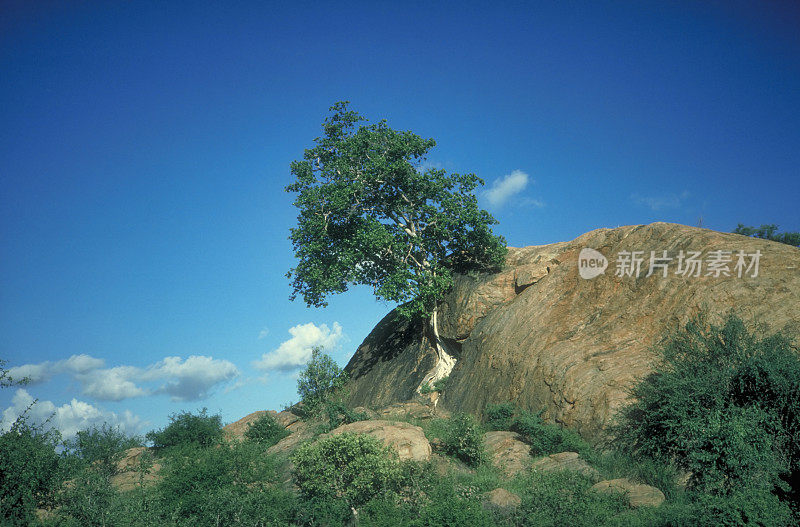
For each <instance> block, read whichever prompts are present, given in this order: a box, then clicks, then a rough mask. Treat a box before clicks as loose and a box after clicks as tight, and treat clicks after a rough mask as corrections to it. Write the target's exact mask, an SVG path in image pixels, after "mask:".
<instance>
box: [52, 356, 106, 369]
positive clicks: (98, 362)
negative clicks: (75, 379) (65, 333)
mask: <svg viewBox="0 0 800 527" xmlns="http://www.w3.org/2000/svg"><path fill="white" fill-rule="evenodd" d="M59 363H60V364H62V365H63V367H64V369H65V370H67V371H73V372H75V373H85V372H87V371H89V370H96V369H98V368H102V367H103V366H105V364H106V361H104V360H103V359H98V358H95V357H92V356H91V355H85V354H81V355H73V356H72V357H70V358H68V359H67V360H63V361H59Z"/></svg>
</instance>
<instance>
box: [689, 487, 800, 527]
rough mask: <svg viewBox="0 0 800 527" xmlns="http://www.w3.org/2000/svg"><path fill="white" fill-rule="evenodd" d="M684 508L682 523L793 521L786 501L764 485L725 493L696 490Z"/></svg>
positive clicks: (785, 524) (713, 525) (773, 526)
mask: <svg viewBox="0 0 800 527" xmlns="http://www.w3.org/2000/svg"><path fill="white" fill-rule="evenodd" d="M687 512H688V514H686V515H685V519H684V523H680V524H681V525H687V526H690V525H691V526H702V527H717V526H725V527H739V526H742V527H744V526H748V525H759V526H762V527H789V526H790V525H796V522H795V520H794V519H793V518H792V513H791V510H790V509H789V507H788V505H787V504H786V503H783V502H781V501H780V500H779V499H778V497H777V496H775V495H774V494H772V493H771V492H769V491H768V490H766V489H757V488H752V487H751V488H743V489H736V490H734V491H732V492H731V493H730V494H729V495H725V496H715V495H711V494H707V493H697V494H696V495H694V496H693V500H692V502H691V503H690V504H689V506H688V511H687ZM676 523H677V522H676Z"/></svg>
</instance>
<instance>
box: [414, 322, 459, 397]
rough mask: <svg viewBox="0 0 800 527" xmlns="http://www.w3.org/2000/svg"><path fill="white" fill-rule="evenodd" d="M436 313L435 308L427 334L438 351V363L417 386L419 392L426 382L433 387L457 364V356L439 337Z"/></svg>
mask: <svg viewBox="0 0 800 527" xmlns="http://www.w3.org/2000/svg"><path fill="white" fill-rule="evenodd" d="M436 315H437V310H436V309H435V308H434V310H433V313H432V314H431V319H430V324H429V330H430V335H429V336H427V338H428V341H429V342H430V344H431V346H432V347H433V349H434V351H435V352H436V364H435V365H434V366H433V368H432V369H431V371H429V372H428V373H427V375H425V377H424V378H423V379H422V382H421V383H420V385H419V386H418V387H417V393H419V392H420V390H421V389H422V387H423V386H425V385H426V384H428V385H430V386H431V387H432V386H433V383H435V382H436V381H438V380H439V379H444V378H445V377H447V376H448V375H450V372H451V371H452V370H453V366H455V365H456V359H455V357H453V356H452V355H450V354H449V353H448V352H447V349H446V348H447V347H446V345H445V344H444V342H442V339H440V338H439V325H438V321H437V316H436ZM426 333H427V332H426ZM423 338H425V336H423Z"/></svg>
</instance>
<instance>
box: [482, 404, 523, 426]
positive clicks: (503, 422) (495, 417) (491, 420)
mask: <svg viewBox="0 0 800 527" xmlns="http://www.w3.org/2000/svg"><path fill="white" fill-rule="evenodd" d="M516 413H517V405H515V404H514V403H501V404H490V405H488V406H487V407H486V412H485V414H486V428H488V429H489V430H510V429H511V421H512V420H513V419H514V414H516Z"/></svg>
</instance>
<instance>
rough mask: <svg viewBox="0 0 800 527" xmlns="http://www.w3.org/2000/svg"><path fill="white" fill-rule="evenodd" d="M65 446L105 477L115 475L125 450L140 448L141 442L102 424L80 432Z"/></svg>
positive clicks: (117, 429)
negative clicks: (96, 468)
mask: <svg viewBox="0 0 800 527" xmlns="http://www.w3.org/2000/svg"><path fill="white" fill-rule="evenodd" d="M65 446H66V447H67V448H68V449H70V450H71V451H72V452H73V453H74V454H75V456H76V457H77V458H78V459H80V460H81V461H82V462H83V463H84V464H86V465H92V464H94V465H95V466H96V467H98V468H99V469H100V470H101V471H102V472H103V473H104V474H105V475H107V476H112V475H114V474H115V473H116V468H117V463H118V462H119V460H120V459H122V456H123V454H124V452H125V450H127V449H129V448H133V447H137V446H142V442H141V440H139V439H138V438H135V437H129V436H127V435H126V434H125V433H123V432H122V431H120V429H119V427H112V426H110V425H108V424H107V423H103V425H102V426H100V427H97V426H95V427H92V428H88V429H86V430H80V431H79V432H78V433H77V434H76V436H75V438H74V439H72V440H70V441H67V442H66V444H65Z"/></svg>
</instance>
